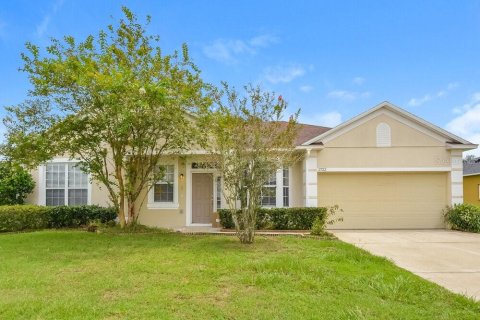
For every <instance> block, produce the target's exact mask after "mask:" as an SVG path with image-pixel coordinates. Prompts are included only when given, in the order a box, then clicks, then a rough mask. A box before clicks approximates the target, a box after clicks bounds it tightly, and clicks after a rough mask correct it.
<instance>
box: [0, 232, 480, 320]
mask: <svg viewBox="0 0 480 320" xmlns="http://www.w3.org/2000/svg"><path fill="white" fill-rule="evenodd" d="M174 318H177V319H462V320H464V319H479V318H480V304H478V303H475V302H473V301H472V300H469V299H467V298H464V297H462V296H459V295H455V294H453V293H450V292H449V291H447V290H445V289H443V288H441V287H439V286H437V285H435V284H432V283H429V282H427V281H425V280H423V279H421V278H419V277H417V276H415V275H413V274H411V273H409V272H407V271H404V270H402V269H400V268H397V267H395V266H394V265H393V264H392V263H390V262H389V261H387V260H385V259H382V258H378V257H374V256H372V255H370V254H368V253H366V252H364V251H362V250H359V249H356V248H355V247H353V246H351V245H348V244H345V243H342V242H340V241H336V240H317V239H300V238H293V237H287V236H285V237H270V238H262V237H258V238H257V242H256V244H255V245H253V246H245V245H241V244H239V243H238V241H237V239H236V238H235V237H227V236H185V235H178V234H143V235H142V234H127V235H114V234H94V233H86V232H81V231H42V232H33V233H19V234H3V235H0V319H174Z"/></svg>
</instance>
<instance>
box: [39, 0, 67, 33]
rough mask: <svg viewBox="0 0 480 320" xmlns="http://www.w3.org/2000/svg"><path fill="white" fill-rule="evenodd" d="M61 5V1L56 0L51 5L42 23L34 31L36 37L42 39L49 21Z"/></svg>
mask: <svg viewBox="0 0 480 320" xmlns="http://www.w3.org/2000/svg"><path fill="white" fill-rule="evenodd" d="M62 5H63V0H56V1H55V2H54V3H53V6H52V9H51V10H50V11H49V12H48V13H47V14H45V15H44V16H43V18H42V21H41V22H40V24H38V25H37V27H36V29H35V33H36V35H37V36H38V37H42V36H43V35H44V34H45V32H47V30H48V26H49V25H50V21H51V19H52V17H53V16H54V15H55V14H56V13H57V11H58V10H59V9H60V7H61V6H62Z"/></svg>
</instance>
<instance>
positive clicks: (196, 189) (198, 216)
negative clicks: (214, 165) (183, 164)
mask: <svg viewBox="0 0 480 320" xmlns="http://www.w3.org/2000/svg"><path fill="white" fill-rule="evenodd" d="M212 212H213V174H212V173H192V223H201V224H210V223H212V219H211V216H212Z"/></svg>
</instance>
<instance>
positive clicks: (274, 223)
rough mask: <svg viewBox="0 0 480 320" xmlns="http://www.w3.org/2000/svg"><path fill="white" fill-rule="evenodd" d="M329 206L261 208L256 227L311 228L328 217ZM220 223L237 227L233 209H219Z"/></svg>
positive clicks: (227, 227)
mask: <svg viewBox="0 0 480 320" xmlns="http://www.w3.org/2000/svg"><path fill="white" fill-rule="evenodd" d="M327 211H328V210H327V208H323V207H320V208H259V209H258V211H257V222H256V228H257V230H258V229H268V230H310V229H311V228H312V225H313V223H314V221H315V220H316V219H317V218H318V219H319V220H322V221H324V220H325V219H327V215H328V212H327ZM218 215H219V218H220V224H221V225H222V227H223V228H225V229H233V228H235V224H234V222H233V217H232V211H230V210H228V209H220V210H218Z"/></svg>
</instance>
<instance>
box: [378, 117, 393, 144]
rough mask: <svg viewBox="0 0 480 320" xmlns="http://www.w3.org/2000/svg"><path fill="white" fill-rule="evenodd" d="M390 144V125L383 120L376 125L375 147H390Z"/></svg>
mask: <svg viewBox="0 0 480 320" xmlns="http://www.w3.org/2000/svg"><path fill="white" fill-rule="evenodd" d="M391 145H392V137H391V131H390V126H389V125H388V124H386V123H384V122H382V123H379V124H378V126H377V147H390V146H391Z"/></svg>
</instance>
